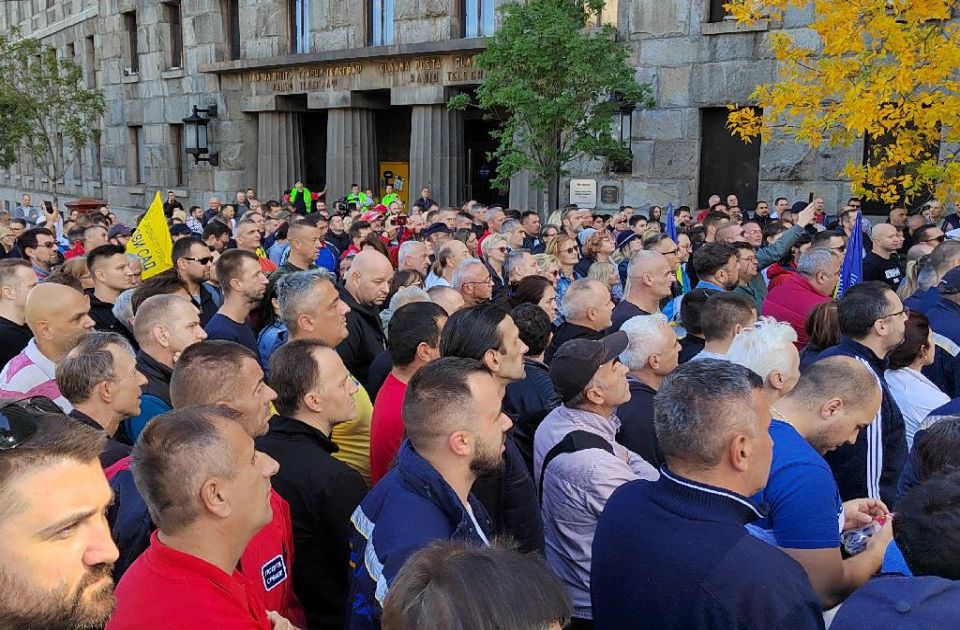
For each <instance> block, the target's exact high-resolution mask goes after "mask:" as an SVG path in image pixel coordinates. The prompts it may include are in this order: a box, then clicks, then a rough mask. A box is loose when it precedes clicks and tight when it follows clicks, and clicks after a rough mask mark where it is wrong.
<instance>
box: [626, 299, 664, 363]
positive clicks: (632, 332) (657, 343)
mask: <svg viewBox="0 0 960 630" xmlns="http://www.w3.org/2000/svg"><path fill="white" fill-rule="evenodd" d="M669 325H670V323H669V322H668V321H667V317H666V316H665V315H664V314H663V313H654V314H653V315H637V316H636V317H631V318H630V319H628V320H627V321H625V322H623V325H621V326H620V330H622V331H623V332H625V333H627V348H626V350H624V351H623V352H621V353H620V362H621V363H623V364H624V365H625V366H627V369H628V370H631V371H634V370H642V369H643V368H645V367H646V366H647V362H648V361H649V360H650V356H651V355H654V354H657V353H660V352H663V351H664V350H665V348H664V347H663V342H662V339H661V336H660V331H661V330H662V328H663V327H664V326H669Z"/></svg>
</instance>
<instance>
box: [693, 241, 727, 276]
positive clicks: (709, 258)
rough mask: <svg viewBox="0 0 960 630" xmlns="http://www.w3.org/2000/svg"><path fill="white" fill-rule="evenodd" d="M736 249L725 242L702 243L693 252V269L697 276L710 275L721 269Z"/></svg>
mask: <svg viewBox="0 0 960 630" xmlns="http://www.w3.org/2000/svg"><path fill="white" fill-rule="evenodd" d="M736 255H737V250H735V249H734V248H733V246H732V245H728V244H726V243H704V244H703V245H701V246H700V249H698V250H697V251H695V252H694V253H693V269H694V271H696V272H697V276H699V277H701V278H703V277H705V276H712V275H713V274H715V273H717V271H719V270H720V269H722V268H723V267H724V266H726V264H727V263H728V262H730V258H731V257H732V256H736Z"/></svg>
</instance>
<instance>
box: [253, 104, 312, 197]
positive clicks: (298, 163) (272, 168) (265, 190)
mask: <svg viewBox="0 0 960 630" xmlns="http://www.w3.org/2000/svg"><path fill="white" fill-rule="evenodd" d="M257 119H258V121H257V122H258V125H257V194H258V195H259V196H260V197H261V198H262V199H271V198H273V199H280V192H281V191H283V190H290V188H292V187H293V185H294V184H295V183H296V182H297V180H298V179H300V178H301V177H303V133H302V125H303V121H302V119H301V117H300V114H298V113H296V112H260V114H259V115H258V116H257Z"/></svg>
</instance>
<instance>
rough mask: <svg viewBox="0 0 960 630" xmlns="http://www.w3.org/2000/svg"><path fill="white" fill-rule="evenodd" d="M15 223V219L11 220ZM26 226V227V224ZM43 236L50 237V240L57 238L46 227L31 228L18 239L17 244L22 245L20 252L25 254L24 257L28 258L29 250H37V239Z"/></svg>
mask: <svg viewBox="0 0 960 630" xmlns="http://www.w3.org/2000/svg"><path fill="white" fill-rule="evenodd" d="M13 221H14V219H11V222H13ZM24 225H26V223H24ZM41 234H42V235H44V236H49V237H50V238H56V237H55V236H54V235H53V232H51V231H50V230H48V229H47V228H44V227H38V228H31V229H29V230H27V231H25V232H24V233H23V234H21V235H20V238H18V239H17V242H18V243H19V244H20V251H21V252H23V254H24V256H26V254H27V250H28V249H36V248H37V243H38V239H37V237H38V236H40V235H41Z"/></svg>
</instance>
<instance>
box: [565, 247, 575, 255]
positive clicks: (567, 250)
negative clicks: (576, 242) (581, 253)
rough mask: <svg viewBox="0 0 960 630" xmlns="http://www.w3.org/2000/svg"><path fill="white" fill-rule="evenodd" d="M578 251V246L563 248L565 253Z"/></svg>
mask: <svg viewBox="0 0 960 630" xmlns="http://www.w3.org/2000/svg"><path fill="white" fill-rule="evenodd" d="M576 251H577V248H576V247H568V248H567V249H565V250H563V253H564V254H572V253H574V252H576Z"/></svg>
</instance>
